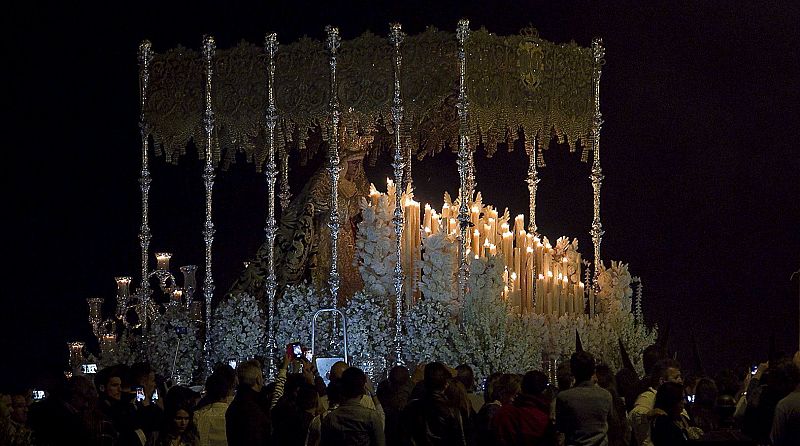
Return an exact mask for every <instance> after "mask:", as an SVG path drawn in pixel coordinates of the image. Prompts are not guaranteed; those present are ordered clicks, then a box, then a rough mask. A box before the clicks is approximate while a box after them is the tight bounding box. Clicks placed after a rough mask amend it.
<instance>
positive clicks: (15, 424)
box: [9, 390, 31, 445]
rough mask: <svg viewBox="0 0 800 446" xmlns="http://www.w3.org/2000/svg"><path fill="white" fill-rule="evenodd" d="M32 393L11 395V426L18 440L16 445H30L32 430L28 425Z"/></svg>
mask: <svg viewBox="0 0 800 446" xmlns="http://www.w3.org/2000/svg"><path fill="white" fill-rule="evenodd" d="M29 395H30V392H28V391H27V390H17V391H15V392H12V393H11V413H10V416H9V419H10V420H9V421H10V422H9V425H10V427H11V429H12V430H13V432H14V437H15V438H16V439H17V442H16V444H18V445H22V444H29V443H30V439H31V429H30V427H29V425H28V408H29V407H30V402H29V398H30V396H29Z"/></svg>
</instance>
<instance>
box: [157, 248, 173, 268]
mask: <svg viewBox="0 0 800 446" xmlns="http://www.w3.org/2000/svg"><path fill="white" fill-rule="evenodd" d="M170 257H172V253H169V252H157V253H156V268H158V269H160V270H162V271H166V270H168V269H169V259H170Z"/></svg>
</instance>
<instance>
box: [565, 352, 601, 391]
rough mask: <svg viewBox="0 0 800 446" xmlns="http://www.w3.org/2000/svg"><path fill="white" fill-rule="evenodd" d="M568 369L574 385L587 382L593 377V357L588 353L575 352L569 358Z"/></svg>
mask: <svg viewBox="0 0 800 446" xmlns="http://www.w3.org/2000/svg"><path fill="white" fill-rule="evenodd" d="M569 368H570V370H571V371H572V376H574V377H575V382H576V383H579V382H583V381H588V380H590V379H592V375H594V370H595V369H594V356H592V354H591V353H589V352H584V351H580V352H575V353H573V354H572V356H571V357H570V358H569Z"/></svg>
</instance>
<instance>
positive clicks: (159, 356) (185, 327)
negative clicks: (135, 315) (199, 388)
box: [149, 305, 203, 384]
mask: <svg viewBox="0 0 800 446" xmlns="http://www.w3.org/2000/svg"><path fill="white" fill-rule="evenodd" d="M199 334H200V329H199V327H198V324H197V323H195V322H194V321H192V320H191V319H189V314H188V312H187V311H185V310H184V309H183V308H181V307H179V306H177V305H175V306H173V305H170V306H167V308H166V310H165V312H164V314H163V315H161V317H159V318H158V319H156V320H155V321H154V322H153V324H152V325H151V327H150V349H149V355H150V357H149V361H150V364H151V365H152V367H153V369H155V370H156V371H157V372H158V373H161V374H163V375H164V376H166V377H171V378H173V379H174V380H176V381H177V382H178V383H181V384H188V383H191V382H192V378H193V376H194V372H195V370H196V369H197V368H198V367H199V366H200V361H201V353H202V347H201V346H202V345H203V340H202V339H200V336H199ZM173 364H174V367H173Z"/></svg>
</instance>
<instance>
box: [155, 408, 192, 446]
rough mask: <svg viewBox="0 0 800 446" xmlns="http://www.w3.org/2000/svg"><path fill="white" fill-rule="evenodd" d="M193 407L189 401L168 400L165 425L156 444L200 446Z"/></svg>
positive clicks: (157, 445) (159, 445) (162, 445)
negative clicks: (174, 401) (173, 401)
mask: <svg viewBox="0 0 800 446" xmlns="http://www.w3.org/2000/svg"><path fill="white" fill-rule="evenodd" d="M192 412H193V410H192V407H191V406H190V405H189V404H187V401H185V400H182V401H177V402H176V403H172V402H168V403H167V404H166V411H165V414H164V426H163V428H162V429H161V431H160V432H159V434H158V439H157V440H156V441H155V442H154V443H153V444H155V446H198V445H199V444H200V440H199V438H198V435H197V427H196V426H195V424H194V420H193V414H192Z"/></svg>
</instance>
